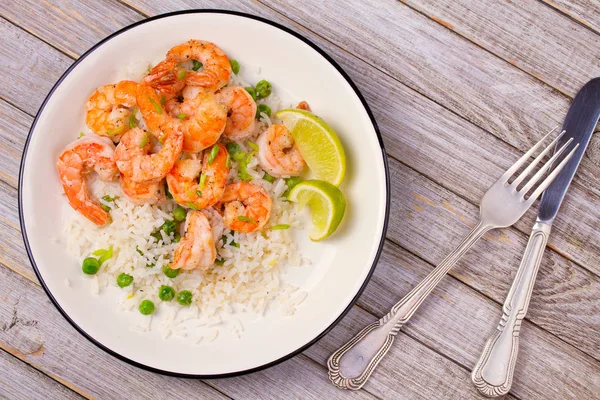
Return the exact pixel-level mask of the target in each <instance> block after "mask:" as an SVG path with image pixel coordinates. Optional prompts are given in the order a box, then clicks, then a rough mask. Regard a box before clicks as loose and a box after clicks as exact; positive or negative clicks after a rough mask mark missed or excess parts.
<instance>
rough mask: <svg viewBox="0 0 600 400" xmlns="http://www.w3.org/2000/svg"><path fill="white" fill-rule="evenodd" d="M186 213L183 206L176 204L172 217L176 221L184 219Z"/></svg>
mask: <svg viewBox="0 0 600 400" xmlns="http://www.w3.org/2000/svg"><path fill="white" fill-rule="evenodd" d="M186 215H187V211H185V208H183V207H179V206H177V207H175V209H174V210H173V219H174V220H175V221H177V222H183V221H185V217H186Z"/></svg>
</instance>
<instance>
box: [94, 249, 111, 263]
mask: <svg viewBox="0 0 600 400" xmlns="http://www.w3.org/2000/svg"><path fill="white" fill-rule="evenodd" d="M92 255H94V256H96V257H100V258H98V262H99V263H100V265H102V264H104V262H105V261H107V260H110V259H111V258H112V256H113V247H112V246H110V247H109V248H108V250H105V249H98V250H96V251H94V252H93V253H92Z"/></svg>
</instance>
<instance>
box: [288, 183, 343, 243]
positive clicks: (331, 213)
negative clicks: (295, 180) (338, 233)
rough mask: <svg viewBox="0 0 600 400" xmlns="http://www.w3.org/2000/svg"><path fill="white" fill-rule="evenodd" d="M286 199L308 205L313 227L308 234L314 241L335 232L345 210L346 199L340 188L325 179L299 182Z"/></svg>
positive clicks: (301, 205)
mask: <svg viewBox="0 0 600 400" xmlns="http://www.w3.org/2000/svg"><path fill="white" fill-rule="evenodd" d="M288 200H290V201H293V202H295V203H298V204H299V205H300V207H304V206H306V205H308V206H309V207H310V211H311V216H312V222H313V227H312V231H311V232H310V233H309V235H308V236H309V237H310V239H311V240H314V241H319V240H323V239H325V238H326V237H329V236H330V235H331V234H332V233H333V232H335V230H336V229H337V227H338V225H339V224H340V222H341V221H342V218H343V217H344V211H345V210H346V199H345V198H344V195H343V194H342V192H341V191H340V189H338V188H337V187H336V186H334V185H332V184H331V183H329V182H325V181H318V180H308V181H304V182H300V183H299V184H297V185H296V186H295V187H294V188H293V189H292V191H291V192H290V194H289V195H288Z"/></svg>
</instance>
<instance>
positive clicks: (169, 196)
mask: <svg viewBox="0 0 600 400" xmlns="http://www.w3.org/2000/svg"><path fill="white" fill-rule="evenodd" d="M165 195H166V196H167V199H169V200H173V195H172V194H171V192H169V185H166V184H165Z"/></svg>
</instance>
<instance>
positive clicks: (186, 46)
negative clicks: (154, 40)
mask: <svg viewBox="0 0 600 400" xmlns="http://www.w3.org/2000/svg"><path fill="white" fill-rule="evenodd" d="M167 59H168V60H171V62H173V61H174V62H175V63H178V64H182V63H184V62H186V61H192V60H197V61H200V62H201V63H202V68H201V69H200V70H198V71H190V70H188V71H186V73H185V76H184V79H185V83H186V85H191V86H199V87H201V88H203V89H204V90H206V91H209V92H215V91H217V90H219V89H220V88H222V87H223V86H225V85H226V84H227V82H228V81H229V77H230V76H231V64H230V63H229V58H228V57H227V55H226V54H225V53H224V52H223V50H221V49H220V48H219V47H217V45H215V44H214V43H211V42H206V41H203V40H194V39H192V40H189V41H187V42H186V43H182V44H180V45H178V46H175V47H173V48H172V49H171V50H169V52H168V53H167Z"/></svg>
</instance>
